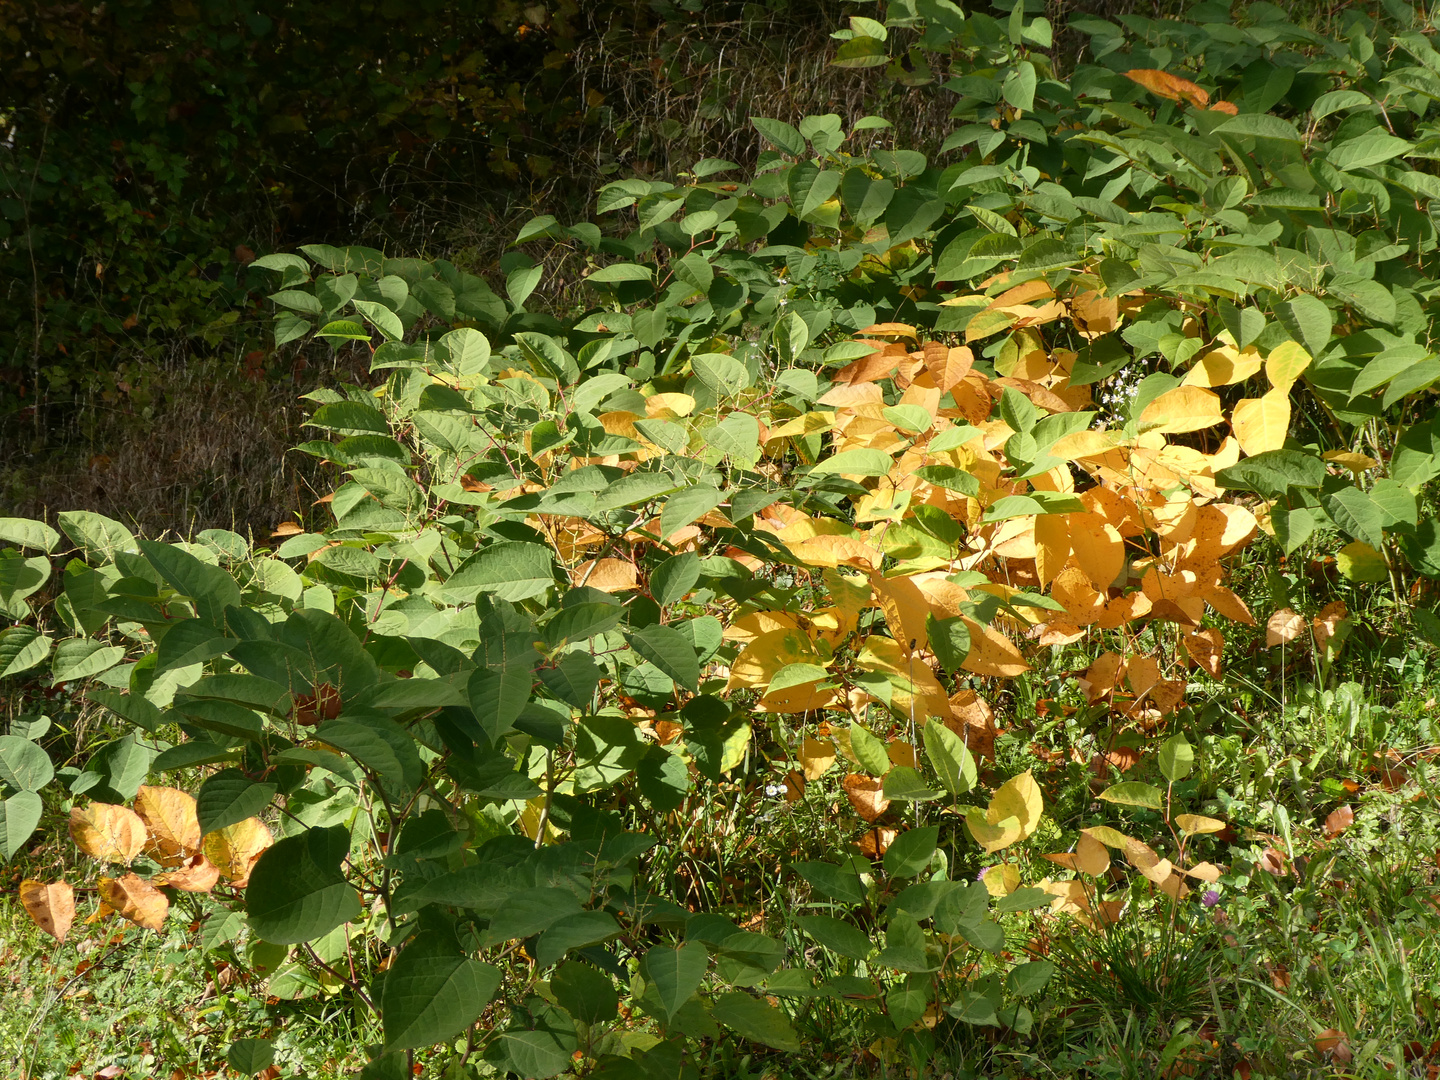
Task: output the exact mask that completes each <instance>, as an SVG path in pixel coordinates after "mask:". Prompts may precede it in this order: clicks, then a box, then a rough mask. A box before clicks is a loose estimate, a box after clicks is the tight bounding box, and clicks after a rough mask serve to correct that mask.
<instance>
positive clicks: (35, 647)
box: [0, 626, 52, 679]
mask: <svg viewBox="0 0 1440 1080" xmlns="http://www.w3.org/2000/svg"><path fill="white" fill-rule="evenodd" d="M51 644H52V643H51V641H50V639H49V638H48V637H46V636H45V635H44V634H42V633H40V632H39V631H38V630H34V629H32V628H31V627H28V626H12V627H10V628H9V629H7V630H0V679H4V678H8V677H10V676H12V675H19V674H22V673H23V672H26V671H29V670H30V669H31V668H33V667H35V666H36V665H37V664H39V663H40V662H41V661H43V660H44V659H45V658H46V657H47V656H49V655H50V646H51Z"/></svg>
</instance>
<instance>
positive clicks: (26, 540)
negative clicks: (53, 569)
mask: <svg viewBox="0 0 1440 1080" xmlns="http://www.w3.org/2000/svg"><path fill="white" fill-rule="evenodd" d="M0 540H4V541H5V542H6V543H10V544H14V545H16V546H17V547H22V548H34V549H35V550H37V551H44V552H46V553H49V552H51V551H54V550H55V545H56V544H58V543H59V542H60V534H59V533H57V532H56V531H55V530H54V529H52V528H50V526H49V525H46V524H45V523H44V522H43V521H31V520H30V519H29V518H0Z"/></svg>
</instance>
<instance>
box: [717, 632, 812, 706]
mask: <svg viewBox="0 0 1440 1080" xmlns="http://www.w3.org/2000/svg"><path fill="white" fill-rule="evenodd" d="M791 664H815V665H817V666H824V660H823V658H821V657H820V655H819V654H818V653H817V652H816V651H815V644H814V642H812V641H811V640H810V638H809V637H807V636H806V634H805V632H804V631H803V630H799V629H794V628H791V627H781V628H779V629H776V630H770V631H768V632H766V633H763V634H761V635H760V636H758V637H756V638H754V639H753V640H751V642H750V644H748V645H746V646H745V648H744V649H743V650H742V651H741V653H740V655H739V656H737V657H736V658H735V662H734V663H733V664H731V665H730V679H729V682H728V683H727V684H726V687H725V689H726V690H727V691H729V690H735V689H738V688H740V687H751V688H755V687H768V686H769V685H770V683H771V681H772V680H773V679H774V678H775V675H776V673H777V672H779V671H780V669H781V668H785V667H789V666H790V665H791Z"/></svg>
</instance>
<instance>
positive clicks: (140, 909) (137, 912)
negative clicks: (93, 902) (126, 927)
mask: <svg viewBox="0 0 1440 1080" xmlns="http://www.w3.org/2000/svg"><path fill="white" fill-rule="evenodd" d="M98 891H99V893H100V899H102V900H104V901H105V903H107V904H109V905H110V906H111V907H112V908H114V909H115V910H116V911H118V912H119V913H120V914H121V915H123V916H124V917H125V918H127V919H129V920H130V921H131V922H133V923H134V924H135V925H136V926H143V927H145V928H146V929H147V930H159V929H161V927H162V926H164V924H165V916H166V915H167V914H168V913H169V911H170V900H169V898H167V897H166V895H165V894H164V893H163V892H161V891H160V890H159V889H157V888H155V886H154V885H151V884H150V882H148V881H146V880H145V879H144V878H142V877H138V876H137V875H135V874H125V875H124V876H122V877H118V878H101V879H100V882H99V887H98Z"/></svg>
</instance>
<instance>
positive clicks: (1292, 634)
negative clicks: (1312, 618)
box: [1265, 608, 1305, 649]
mask: <svg viewBox="0 0 1440 1080" xmlns="http://www.w3.org/2000/svg"><path fill="white" fill-rule="evenodd" d="M1304 632H1305V617H1304V616H1303V615H1300V614H1299V613H1298V612H1295V611H1292V610H1290V609H1289V608H1281V609H1280V610H1279V611H1277V612H1275V614H1274V615H1271V616H1270V618H1269V619H1268V620H1267V621H1266V623H1265V647H1266V648H1267V649H1273V648H1274V647H1275V646H1276V645H1281V644H1284V643H1286V642H1290V641H1294V640H1295V639H1296V638H1297V637H1299V636H1300V635H1301V634H1302V633H1304Z"/></svg>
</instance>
